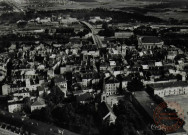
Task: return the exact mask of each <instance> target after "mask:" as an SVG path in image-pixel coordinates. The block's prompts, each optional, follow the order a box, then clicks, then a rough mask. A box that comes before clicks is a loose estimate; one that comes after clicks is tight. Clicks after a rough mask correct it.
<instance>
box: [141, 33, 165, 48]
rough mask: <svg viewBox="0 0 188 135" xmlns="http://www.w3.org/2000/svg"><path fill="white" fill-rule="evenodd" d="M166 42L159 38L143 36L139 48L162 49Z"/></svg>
mask: <svg viewBox="0 0 188 135" xmlns="http://www.w3.org/2000/svg"><path fill="white" fill-rule="evenodd" d="M163 45H164V42H163V41H162V40H161V39H160V38H159V37H154V36H141V37H138V48H140V49H147V50H148V49H154V48H156V47H158V48H162V47H163Z"/></svg>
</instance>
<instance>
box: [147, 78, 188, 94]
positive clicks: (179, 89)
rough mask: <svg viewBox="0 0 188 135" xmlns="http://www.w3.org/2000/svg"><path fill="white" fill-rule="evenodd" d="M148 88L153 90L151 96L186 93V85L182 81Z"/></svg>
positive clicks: (187, 90)
mask: <svg viewBox="0 0 188 135" xmlns="http://www.w3.org/2000/svg"><path fill="white" fill-rule="evenodd" d="M150 87H151V88H152V90H153V94H156V95H158V96H160V97H165V96H170V95H183V94H187V93H188V83H187V82H183V81H179V82H168V83H157V84H151V85H150Z"/></svg>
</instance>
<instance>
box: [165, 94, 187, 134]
mask: <svg viewBox="0 0 188 135" xmlns="http://www.w3.org/2000/svg"><path fill="white" fill-rule="evenodd" d="M164 100H165V101H170V102H176V103H178V104H179V105H180V106H181V108H183V110H184V120H185V125H184V129H185V130H186V131H187V132H188V104H187V103H188V95H177V96H169V97H164Z"/></svg>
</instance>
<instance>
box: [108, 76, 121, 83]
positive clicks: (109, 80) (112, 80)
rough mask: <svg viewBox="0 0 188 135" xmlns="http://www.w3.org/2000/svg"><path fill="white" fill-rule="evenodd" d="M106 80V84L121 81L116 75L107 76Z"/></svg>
mask: <svg viewBox="0 0 188 135" xmlns="http://www.w3.org/2000/svg"><path fill="white" fill-rule="evenodd" d="M105 82H106V84H110V83H119V81H118V80H117V79H116V78H115V77H113V76H110V77H108V78H106V79H105Z"/></svg>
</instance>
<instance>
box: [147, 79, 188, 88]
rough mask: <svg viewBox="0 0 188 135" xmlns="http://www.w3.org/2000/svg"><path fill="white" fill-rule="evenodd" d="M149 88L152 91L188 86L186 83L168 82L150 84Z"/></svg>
mask: <svg viewBox="0 0 188 135" xmlns="http://www.w3.org/2000/svg"><path fill="white" fill-rule="evenodd" d="M150 86H151V87H152V88H154V89H164V88H168V87H179V86H180V87H184V86H188V83H187V82H183V81H179V82H168V83H156V84H152V85H150Z"/></svg>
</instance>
